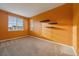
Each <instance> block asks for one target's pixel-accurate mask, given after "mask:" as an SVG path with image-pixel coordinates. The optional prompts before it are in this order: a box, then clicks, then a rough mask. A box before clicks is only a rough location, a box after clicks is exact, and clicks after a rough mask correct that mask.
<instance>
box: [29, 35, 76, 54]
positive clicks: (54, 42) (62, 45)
mask: <svg viewBox="0 0 79 59" xmlns="http://www.w3.org/2000/svg"><path fill="white" fill-rule="evenodd" d="M30 37H34V38H38V39H41V40H44V41H48V42H51V43H55V44H58V45H62V46H66V47H69V48H71V49H72V50H73V52H74V54H75V56H77V53H76V51H75V49H74V47H73V46H69V45H65V44H62V43H58V42H54V41H50V40H46V39H43V38H39V37H35V36H30Z"/></svg>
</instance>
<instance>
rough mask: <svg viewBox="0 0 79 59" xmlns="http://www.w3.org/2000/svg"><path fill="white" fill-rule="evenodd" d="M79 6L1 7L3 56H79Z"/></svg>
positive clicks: (26, 5) (1, 46) (0, 36)
mask: <svg viewBox="0 0 79 59" xmlns="http://www.w3.org/2000/svg"><path fill="white" fill-rule="evenodd" d="M78 30H79V4H76V3H0V56H78V55H79V37H78V34H79V31H78Z"/></svg>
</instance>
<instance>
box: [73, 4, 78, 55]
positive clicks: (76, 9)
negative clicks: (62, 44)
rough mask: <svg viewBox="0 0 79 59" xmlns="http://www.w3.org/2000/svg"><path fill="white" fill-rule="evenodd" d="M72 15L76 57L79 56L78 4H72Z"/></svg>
mask: <svg viewBox="0 0 79 59" xmlns="http://www.w3.org/2000/svg"><path fill="white" fill-rule="evenodd" d="M73 13H74V17H73V20H74V24H73V26H74V27H76V37H77V38H76V39H74V44H75V46H74V48H75V50H76V51H77V55H79V36H78V35H79V4H73Z"/></svg>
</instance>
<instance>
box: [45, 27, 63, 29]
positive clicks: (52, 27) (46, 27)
mask: <svg viewBox="0 0 79 59" xmlns="http://www.w3.org/2000/svg"><path fill="white" fill-rule="evenodd" d="M46 28H52V29H57V30H64V29H62V28H58V27H46Z"/></svg>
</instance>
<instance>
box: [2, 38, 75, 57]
mask: <svg viewBox="0 0 79 59" xmlns="http://www.w3.org/2000/svg"><path fill="white" fill-rule="evenodd" d="M61 51H62V49H61V46H60V45H57V44H54V43H50V42H47V41H45V40H40V39H37V38H33V37H23V38H19V39H16V40H11V41H6V42H2V43H0V56H69V55H74V54H65V53H62V52H61Z"/></svg>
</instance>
